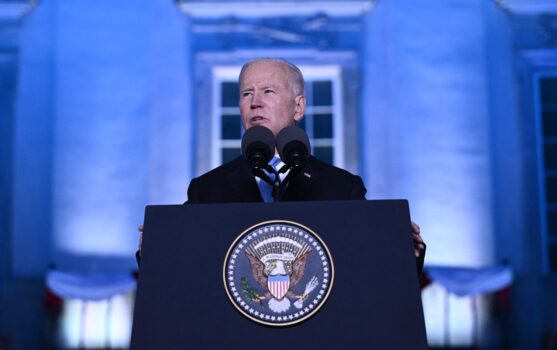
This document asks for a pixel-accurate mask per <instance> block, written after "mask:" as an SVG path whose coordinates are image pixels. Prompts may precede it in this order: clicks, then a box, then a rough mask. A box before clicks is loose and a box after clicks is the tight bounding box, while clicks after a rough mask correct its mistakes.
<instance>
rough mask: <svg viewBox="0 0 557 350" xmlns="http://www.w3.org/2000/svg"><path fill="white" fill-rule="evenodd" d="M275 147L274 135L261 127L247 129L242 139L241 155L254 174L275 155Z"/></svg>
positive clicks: (263, 167)
mask: <svg viewBox="0 0 557 350" xmlns="http://www.w3.org/2000/svg"><path fill="white" fill-rule="evenodd" d="M275 147H276V141H275V135H273V132H272V131H271V130H269V129H267V128H266V127H264V126H261V125H256V126H253V127H251V128H249V129H247V130H246V132H245V133H244V136H243V137H242V155H243V156H244V158H245V159H246V160H247V162H248V164H249V166H250V168H251V169H252V170H253V171H254V172H256V171H257V172H258V171H259V170H261V169H265V168H266V167H267V163H269V161H270V160H271V159H272V158H273V156H274V154H275Z"/></svg>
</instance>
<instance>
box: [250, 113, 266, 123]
mask: <svg viewBox="0 0 557 350" xmlns="http://www.w3.org/2000/svg"><path fill="white" fill-rule="evenodd" d="M263 119H264V118H263V117H262V116H259V115H256V116H255V117H251V119H250V122H251V123H252V124H254V123H258V122H260V121H262V120H263Z"/></svg>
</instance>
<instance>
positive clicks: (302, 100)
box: [294, 95, 306, 123]
mask: <svg viewBox="0 0 557 350" xmlns="http://www.w3.org/2000/svg"><path fill="white" fill-rule="evenodd" d="M294 101H295V103H296V106H295V107H294V120H295V121H296V123H298V122H299V121H300V120H302V117H303V116H304V114H305V113H306V97H305V96H304V95H298V96H296V97H295V98H294Z"/></svg>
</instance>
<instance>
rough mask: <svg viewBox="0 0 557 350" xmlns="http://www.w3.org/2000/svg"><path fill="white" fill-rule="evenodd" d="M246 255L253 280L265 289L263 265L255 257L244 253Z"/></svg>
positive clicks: (265, 281)
mask: <svg viewBox="0 0 557 350" xmlns="http://www.w3.org/2000/svg"><path fill="white" fill-rule="evenodd" d="M246 255H247V257H248V259H249V264H250V265H251V273H252V275H253V278H255V280H256V281H257V283H259V284H260V285H261V286H263V287H264V288H267V277H265V274H263V270H265V265H264V264H263V263H262V262H261V260H259V259H257V258H256V257H255V256H253V255H251V254H250V253H247V252H246Z"/></svg>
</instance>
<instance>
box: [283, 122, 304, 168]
mask: <svg viewBox="0 0 557 350" xmlns="http://www.w3.org/2000/svg"><path fill="white" fill-rule="evenodd" d="M277 148H278V152H279V155H280V158H281V159H282V161H283V162H284V163H285V164H286V165H287V166H288V167H289V168H290V169H291V172H294V173H297V172H298V171H300V170H302V169H303V168H304V166H305V165H306V163H307V160H308V157H309V151H310V145H309V138H308V135H307V134H306V132H305V131H304V130H302V129H301V128H299V127H297V126H288V127H286V128H284V129H282V130H281V131H280V132H279V133H278V135H277Z"/></svg>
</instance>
